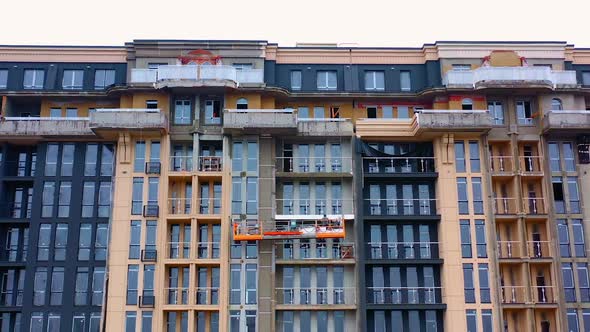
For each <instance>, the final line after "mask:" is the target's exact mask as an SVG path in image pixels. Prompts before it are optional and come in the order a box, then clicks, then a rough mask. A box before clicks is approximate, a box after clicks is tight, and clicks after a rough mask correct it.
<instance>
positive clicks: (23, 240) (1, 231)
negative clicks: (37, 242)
mask: <svg viewBox="0 0 590 332" xmlns="http://www.w3.org/2000/svg"><path fill="white" fill-rule="evenodd" d="M0 248H2V249H1V250H0V266H22V267H24V266H25V264H26V261H27V254H28V248H29V226H28V225H25V224H9V223H2V224H0Z"/></svg>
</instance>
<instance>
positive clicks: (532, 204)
mask: <svg viewBox="0 0 590 332" xmlns="http://www.w3.org/2000/svg"><path fill="white" fill-rule="evenodd" d="M523 205H524V207H523V208H524V210H523V211H524V212H525V213H526V214H545V213H547V210H546V209H545V199H544V198H543V197H528V198H527V197H524V198H523Z"/></svg>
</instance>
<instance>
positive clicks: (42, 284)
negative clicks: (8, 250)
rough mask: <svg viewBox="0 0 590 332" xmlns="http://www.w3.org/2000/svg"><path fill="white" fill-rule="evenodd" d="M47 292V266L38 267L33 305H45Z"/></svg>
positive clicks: (34, 283)
mask: <svg viewBox="0 0 590 332" xmlns="http://www.w3.org/2000/svg"><path fill="white" fill-rule="evenodd" d="M46 292H47V268H46V267H37V270H36V271H35V279H34V282H33V305H35V306H43V305H45V293H46Z"/></svg>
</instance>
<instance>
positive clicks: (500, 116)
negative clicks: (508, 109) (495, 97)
mask: <svg viewBox="0 0 590 332" xmlns="http://www.w3.org/2000/svg"><path fill="white" fill-rule="evenodd" d="M488 111H490V114H491V115H492V119H493V121H494V125H496V126H501V125H503V124H504V109H503V106H502V103H501V102H499V101H489V102H488Z"/></svg>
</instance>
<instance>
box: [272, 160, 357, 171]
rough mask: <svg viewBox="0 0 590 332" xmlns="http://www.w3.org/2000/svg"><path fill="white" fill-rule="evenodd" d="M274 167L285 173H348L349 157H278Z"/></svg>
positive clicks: (350, 167)
mask: <svg viewBox="0 0 590 332" xmlns="http://www.w3.org/2000/svg"><path fill="white" fill-rule="evenodd" d="M276 167H277V171H279V172H286V173H350V172H352V158H350V157H347V158H345V157H332V158H326V157H278V158H276Z"/></svg>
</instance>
